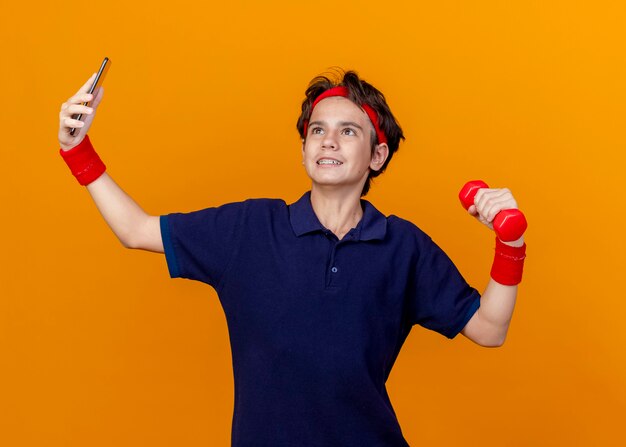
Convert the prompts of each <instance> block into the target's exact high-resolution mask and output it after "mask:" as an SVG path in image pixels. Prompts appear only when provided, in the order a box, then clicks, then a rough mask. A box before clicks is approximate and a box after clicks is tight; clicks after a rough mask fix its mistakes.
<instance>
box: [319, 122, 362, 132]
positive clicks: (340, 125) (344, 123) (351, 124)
mask: <svg viewBox="0 0 626 447" xmlns="http://www.w3.org/2000/svg"><path fill="white" fill-rule="evenodd" d="M325 124H326V121H312V122H310V123H309V127H311V126H315V125H318V126H319V125H322V126H323V125H325ZM338 124H339V127H343V126H351V127H356V128H357V129H359V130H361V131H362V130H363V128H362V127H361V126H359V125H358V124H357V123H355V122H354V121H340V122H339V123H338Z"/></svg>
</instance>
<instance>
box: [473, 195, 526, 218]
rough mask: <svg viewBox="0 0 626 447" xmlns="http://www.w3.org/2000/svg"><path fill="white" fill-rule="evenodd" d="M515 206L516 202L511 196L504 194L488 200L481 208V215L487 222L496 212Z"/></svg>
mask: <svg viewBox="0 0 626 447" xmlns="http://www.w3.org/2000/svg"><path fill="white" fill-rule="evenodd" d="M515 208H517V203H516V202H515V200H514V199H513V196H511V195H510V194H506V195H504V196H502V197H500V199H497V200H496V199H493V200H490V201H489V202H488V203H487V204H486V205H485V207H484V208H483V209H482V210H481V213H482V215H483V216H484V217H485V219H487V220H488V221H489V222H491V221H493V219H495V217H496V216H497V215H498V213H499V212H500V211H502V210H509V209H515Z"/></svg>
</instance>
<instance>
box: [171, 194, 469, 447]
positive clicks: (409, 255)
mask: <svg viewBox="0 0 626 447" xmlns="http://www.w3.org/2000/svg"><path fill="white" fill-rule="evenodd" d="M361 204H362V207H363V218H362V219H361V221H360V222H359V223H358V225H357V226H356V227H355V228H353V229H352V230H351V231H350V232H349V233H348V234H346V235H345V237H344V238H343V239H341V240H338V239H337V237H336V236H335V235H334V234H333V233H332V232H330V231H329V230H328V229H326V228H324V227H323V226H322V225H321V223H320V222H319V220H318V219H317V217H316V215H315V213H314V211H313V208H312V206H311V200H310V193H306V194H304V195H303V196H302V198H301V199H300V200H298V201H297V202H295V203H293V204H291V205H287V204H286V203H285V202H284V201H282V200H275V199H253V200H246V201H244V202H240V203H230V204H226V205H223V206H220V207H217V208H208V209H204V210H200V211H194V212H190V213H173V214H169V215H167V216H161V234H162V238H163V245H164V248H165V256H166V259H167V266H168V269H169V273H170V276H171V277H172V278H177V277H180V278H187V279H192V280H197V281H202V282H204V283H207V284H209V285H211V286H212V287H214V288H215V290H216V291H217V294H218V296H219V300H220V302H221V305H222V307H223V309H224V312H225V315H226V320H227V324H228V330H229V336H230V342H231V349H232V361H233V373H234V383H235V407H234V414H233V426H232V445H233V446H235V447H244V446H245V447H248V446H254V447H265V446H267V447H270V446H271V447H287V446H289V447H295V446H298V447H306V446H311V447H313V446H315V447H329V446H341V447H349V446H354V447H364V446H365V447H368V446H384V447H395V446H407V445H408V444H407V442H406V441H405V439H404V437H403V436H402V431H401V429H400V425H399V424H398V420H397V418H396V415H395V412H394V409H393V407H392V405H391V402H390V400H389V396H388V394H387V390H386V388H385V382H386V381H387V378H388V376H389V373H390V372H391V368H392V366H393V364H394V362H395V360H396V357H397V356H398V353H399V351H400V348H401V346H402V344H403V342H404V340H405V339H406V337H407V336H408V335H409V332H410V330H411V327H412V326H413V325H415V324H419V325H421V326H423V327H425V328H428V329H431V330H434V331H437V332H439V333H441V334H443V335H445V336H446V337H449V338H453V337H454V336H455V335H456V334H458V333H459V332H460V331H461V329H463V327H464V326H465V324H466V323H467V322H468V321H469V319H470V318H471V317H472V315H473V314H474V312H476V310H477V309H478V307H479V305H480V295H479V293H478V292H477V291H476V290H475V289H473V288H472V287H470V286H469V285H468V284H467V282H466V281H465V280H464V279H463V277H462V276H461V274H460V273H459V271H458V270H457V268H456V267H455V266H454V264H453V263H452V262H451V261H450V259H449V258H448V256H447V255H446V254H445V253H444V252H443V251H442V250H441V249H440V248H439V247H438V246H437V245H436V244H435V243H434V242H433V241H432V240H431V239H430V237H428V236H427V235H426V234H425V233H424V232H422V231H421V230H420V229H419V228H418V227H417V226H415V225H413V224H412V223H410V222H408V221H406V220H403V219H400V218H399V217H396V216H393V215H392V216H389V217H385V216H384V215H383V214H382V213H380V212H379V211H378V210H377V209H376V208H374V207H373V206H372V205H371V204H370V203H369V202H367V201H365V200H362V201H361Z"/></svg>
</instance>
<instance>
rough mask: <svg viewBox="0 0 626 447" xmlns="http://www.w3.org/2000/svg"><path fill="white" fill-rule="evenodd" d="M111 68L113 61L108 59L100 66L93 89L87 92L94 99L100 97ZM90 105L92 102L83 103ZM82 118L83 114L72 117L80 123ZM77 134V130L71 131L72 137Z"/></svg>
mask: <svg viewBox="0 0 626 447" xmlns="http://www.w3.org/2000/svg"><path fill="white" fill-rule="evenodd" d="M110 66H111V61H110V60H109V58H108V57H105V58H104V61H102V65H100V70H98V73H97V74H96V78H95V79H94V81H93V83H92V84H91V87H90V88H89V91H88V92H87V93H88V94H90V95H93V98H95V97H97V96H98V93H99V90H100V87H101V86H102V83H103V82H104V78H105V76H106V74H107V73H108V71H109V67H110ZM90 104H91V101H89V102H85V103H83V105H84V106H89V105H90ZM82 117H83V114H82V113H79V114H76V115H74V116H72V118H73V119H75V120H78V121H80V120H81V119H82ZM75 132H76V128H74V127H73V128H71V129H70V135H72V136H74V133H75Z"/></svg>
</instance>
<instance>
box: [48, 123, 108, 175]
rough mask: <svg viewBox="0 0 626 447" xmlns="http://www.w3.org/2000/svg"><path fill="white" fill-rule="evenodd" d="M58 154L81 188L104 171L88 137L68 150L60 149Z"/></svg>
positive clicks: (104, 168) (104, 167)
mask: <svg viewBox="0 0 626 447" xmlns="http://www.w3.org/2000/svg"><path fill="white" fill-rule="evenodd" d="M59 153H60V155H61V157H62V158H63V160H65V163H67V165H68V167H69V168H70V170H71V171H72V174H73V175H74V177H76V180H78V183H80V184H81V185H83V186H86V185H88V184H89V183H91V182H93V181H94V180H96V179H97V178H98V177H100V176H101V175H102V174H103V173H104V171H106V166H105V165H104V163H103V162H102V160H101V159H100V157H99V156H98V154H97V153H96V151H95V149H94V148H93V146H92V145H91V141H90V140H89V136H88V135H85V138H84V139H83V140H82V141H81V142H80V143H79V144H77V145H76V146H74V147H72V148H70V149H67V150H66V149H63V148H61V149H60V150H59Z"/></svg>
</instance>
